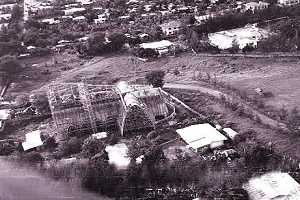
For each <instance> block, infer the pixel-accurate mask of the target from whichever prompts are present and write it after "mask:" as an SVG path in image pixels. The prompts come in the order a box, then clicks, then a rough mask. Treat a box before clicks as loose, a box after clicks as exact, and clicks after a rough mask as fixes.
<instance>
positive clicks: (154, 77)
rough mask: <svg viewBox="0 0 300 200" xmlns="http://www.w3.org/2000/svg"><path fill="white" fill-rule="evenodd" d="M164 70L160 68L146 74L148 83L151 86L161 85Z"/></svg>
mask: <svg viewBox="0 0 300 200" xmlns="http://www.w3.org/2000/svg"><path fill="white" fill-rule="evenodd" d="M164 77H165V72H164V71H162V70H157V71H152V72H150V73H147V74H146V80H147V82H148V84H151V85H153V87H162V86H163V85H164Z"/></svg>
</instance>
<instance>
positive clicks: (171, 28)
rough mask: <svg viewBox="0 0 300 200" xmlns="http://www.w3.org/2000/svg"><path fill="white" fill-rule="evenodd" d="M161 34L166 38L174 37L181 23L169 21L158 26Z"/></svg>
mask: <svg viewBox="0 0 300 200" xmlns="http://www.w3.org/2000/svg"><path fill="white" fill-rule="evenodd" d="M160 27H161V29H162V31H163V33H164V34H165V35H166V36H170V35H175V34H177V33H178V32H179V31H180V29H181V23H180V22H179V21H170V22H168V23H164V24H161V25H160Z"/></svg>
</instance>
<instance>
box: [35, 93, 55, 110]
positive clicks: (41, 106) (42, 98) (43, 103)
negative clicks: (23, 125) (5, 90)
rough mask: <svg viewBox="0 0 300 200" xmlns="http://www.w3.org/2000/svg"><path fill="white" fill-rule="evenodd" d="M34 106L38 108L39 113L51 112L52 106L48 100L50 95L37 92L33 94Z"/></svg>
mask: <svg viewBox="0 0 300 200" xmlns="http://www.w3.org/2000/svg"><path fill="white" fill-rule="evenodd" d="M31 103H32V106H33V107H34V108H35V109H36V111H37V113H40V114H50V113H51V111H50V106H49V102H48V97H47V96H46V94H35V95H33V96H31Z"/></svg>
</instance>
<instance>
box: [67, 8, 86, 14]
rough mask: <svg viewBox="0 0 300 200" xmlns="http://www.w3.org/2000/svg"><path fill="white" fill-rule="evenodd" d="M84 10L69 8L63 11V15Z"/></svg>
mask: <svg viewBox="0 0 300 200" xmlns="http://www.w3.org/2000/svg"><path fill="white" fill-rule="evenodd" d="M85 10H86V9H85V8H70V9H66V10H64V13H65V15H73V14H75V13H77V12H84V11H85Z"/></svg>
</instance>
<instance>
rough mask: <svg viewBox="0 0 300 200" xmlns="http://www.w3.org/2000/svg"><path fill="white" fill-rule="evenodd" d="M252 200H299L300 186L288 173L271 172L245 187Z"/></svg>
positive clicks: (253, 180) (256, 178) (249, 182)
mask: <svg viewBox="0 0 300 200" xmlns="http://www.w3.org/2000/svg"><path fill="white" fill-rule="evenodd" d="M243 188H244V189H245V190H246V191H247V192H248V194H249V197H250V199H251V200H275V199H276V200H296V199H297V200H299V199H300V185H299V183H297V182H296V181H295V180H294V179H293V178H292V177H291V176H290V175H289V174H288V173H281V172H270V173H267V174H265V175H263V176H260V177H255V178H252V179H250V180H249V181H248V183H246V184H244V185H243Z"/></svg>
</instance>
